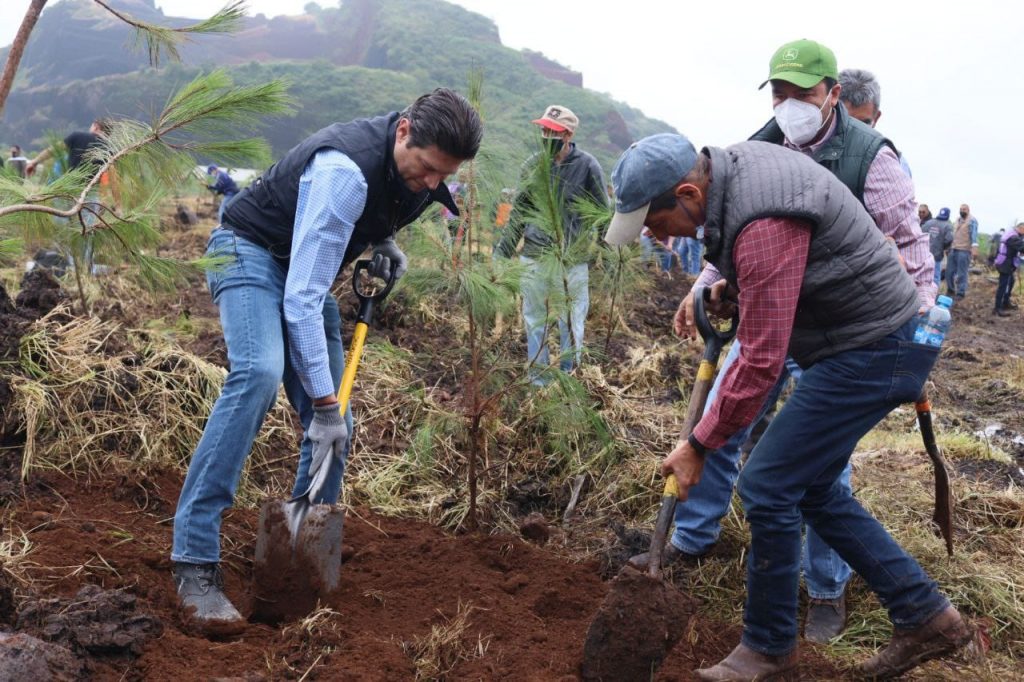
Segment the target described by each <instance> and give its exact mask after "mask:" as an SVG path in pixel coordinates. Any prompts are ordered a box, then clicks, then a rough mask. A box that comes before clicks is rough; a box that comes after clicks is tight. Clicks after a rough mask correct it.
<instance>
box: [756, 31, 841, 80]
mask: <svg viewBox="0 0 1024 682" xmlns="http://www.w3.org/2000/svg"><path fill="white" fill-rule="evenodd" d="M768 68H769V71H768V80H766V81H765V82H764V83H761V85H760V86H758V88H757V89H758V90H760V89H761V88H763V87H764V86H765V85H767V84H768V82H769V81H772V80H775V79H776V78H777V79H779V80H784V81H789V82H790V83H792V84H793V85H797V86H799V87H801V88H810V87H814V86H815V85H817V84H818V83H820V82H821V79H822V78H831V79H833V80H839V68H838V67H837V66H836V56H835V55H834V54H833V53H832V50H830V49H828V48H827V47H825V46H824V45H822V44H821V43H816V42H814V41H813V40H806V39H805V40H794V41H793V42H791V43H786V44H785V45H783V46H782V47H780V48H779V49H777V50H775V54H773V55H772V59H771V61H770V62H768Z"/></svg>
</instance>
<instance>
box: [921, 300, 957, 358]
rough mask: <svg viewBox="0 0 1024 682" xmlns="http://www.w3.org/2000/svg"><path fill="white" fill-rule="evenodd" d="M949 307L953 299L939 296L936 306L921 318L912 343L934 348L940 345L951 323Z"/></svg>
mask: <svg viewBox="0 0 1024 682" xmlns="http://www.w3.org/2000/svg"><path fill="white" fill-rule="evenodd" d="M951 305H953V299H951V298H950V297H949V296H939V298H938V299H937V300H936V305H935V306H933V307H932V309H931V310H929V311H928V314H927V315H925V316H924V317H922V318H921V323H920V324H918V325H917V331H915V332H914V343H923V344H925V345H928V346H935V347H939V346H941V345H942V340H943V339H944V338H946V332H948V331H949V325H950V322H952V317H951V315H950V312H949V307H950V306H951Z"/></svg>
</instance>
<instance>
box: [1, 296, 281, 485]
mask: <svg viewBox="0 0 1024 682" xmlns="http://www.w3.org/2000/svg"><path fill="white" fill-rule="evenodd" d="M67 312H68V311H67V309H66V308H65V307H63V306H60V307H58V308H55V309H54V310H53V311H52V312H50V313H49V314H47V315H46V316H44V317H42V318H40V319H39V320H37V321H36V322H34V323H33V324H32V325H31V326H30V327H29V329H28V331H27V333H26V334H25V335H24V336H23V337H22V340H21V348H20V366H21V370H22V373H21V375H20V376H15V377H14V380H13V381H12V386H13V388H14V393H15V397H14V401H13V402H14V404H13V405H12V410H13V414H15V415H18V416H19V417H20V421H21V426H22V428H23V429H24V432H25V436H26V442H25V448H24V456H23V460H22V474H23V476H28V475H29V473H30V472H31V471H33V470H36V469H40V470H44V469H50V470H59V471H65V472H70V473H94V472H95V473H98V472H100V471H101V470H103V469H104V468H105V467H107V465H109V464H111V463H114V464H115V465H116V464H117V463H119V462H122V463H123V462H125V461H126V460H128V461H130V462H131V464H132V466H152V465H159V466H168V467H175V468H183V467H184V466H185V465H187V463H188V459H189V457H190V456H191V453H192V451H193V449H194V448H195V445H196V443H197V442H198V440H199V437H200V436H201V435H202V429H203V426H204V425H205V423H206V419H207V417H208V416H209V414H210V411H211V410H212V408H213V403H214V401H215V400H216V399H217V396H218V395H219V393H220V388H221V385H222V384H223V381H224V377H225V375H226V373H225V371H224V370H223V369H222V368H220V367H217V366H216V365H212V364H210V363H208V362H206V361H204V360H202V359H200V358H198V357H196V356H194V355H192V354H190V353H187V352H184V351H182V350H181V349H180V348H176V347H175V346H173V345H168V344H165V343H163V342H161V341H157V342H153V341H151V340H145V339H143V337H141V336H139V335H133V334H131V333H126V332H125V331H124V330H122V329H121V328H120V327H119V326H118V325H117V324H116V323H112V322H104V321H101V320H99V319H96V318H77V317H70V316H69V315H68V314H67ZM294 433H295V431H294V426H293V422H292V416H291V412H290V409H289V408H288V407H287V406H286V401H285V399H284V397H283V393H282V394H281V396H280V399H279V402H278V404H277V405H276V406H275V408H274V409H273V410H272V411H271V413H270V414H269V415H268V417H267V420H266V422H265V423H264V428H263V429H262V431H261V433H260V438H259V440H258V441H257V444H256V446H255V448H254V450H253V455H252V456H251V457H250V459H249V465H248V468H247V471H251V470H252V469H253V468H260V467H264V466H266V465H267V463H268V462H270V461H272V459H274V457H275V455H276V456H278V457H279V456H280V453H273V452H272V451H271V445H270V444H271V443H272V442H274V441H275V440H281V439H282V438H283V439H285V440H286V441H287V442H289V443H294V442H295V439H294ZM292 447H294V446H292ZM239 492H240V495H239V500H238V503H239V504H247V503H252V502H255V501H256V500H257V499H258V498H259V497H260V495H261V494H263V492H262V491H259V490H258V489H256V488H255V487H254V486H253V485H252V483H251V482H250V481H249V477H248V476H246V478H245V482H244V483H243V485H242V486H241V487H240V491H239Z"/></svg>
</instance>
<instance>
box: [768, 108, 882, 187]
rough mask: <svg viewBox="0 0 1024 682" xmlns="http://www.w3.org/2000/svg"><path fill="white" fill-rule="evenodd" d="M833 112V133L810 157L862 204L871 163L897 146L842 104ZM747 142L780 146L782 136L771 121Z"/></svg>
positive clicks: (775, 124) (773, 121)
mask: <svg viewBox="0 0 1024 682" xmlns="http://www.w3.org/2000/svg"><path fill="white" fill-rule="evenodd" d="M835 112H836V129H835V132H834V133H833V134H832V137H830V138H829V139H828V140H826V141H825V144H823V145H821V147H820V148H819V149H818V150H817V151H815V152H814V153H813V154H811V155H810V156H811V158H812V159H814V160H815V161H817V162H818V163H820V164H821V165H822V166H824V167H825V168H827V169H829V170H830V171H832V173H833V174H835V176H836V177H837V178H839V180H840V181H841V182H842V183H843V184H844V185H846V186H847V187H849V188H850V191H851V192H853V196H855V197H857V199H858V200H859V201H860V202H861V203H862V204H863V203H864V181H865V180H866V179H867V177H868V169H869V168H871V162H872V161H874V160H875V156H876V155H877V154H878V152H879V151H880V150H881V149H882V147H883V146H888V147H889V148H890V149H892V150H893V151H894V152H896V146H895V145H893V143H892V142H891V141H890V140H889V139H888V138H886V137H885V136H883V135H882V134H881V133H880V132H878V131H877V130H875V129H874V128H872V127H871V126H868V125H864V124H863V123H861V122H860V121H858V120H857V119H855V118H851V117H850V115H849V114H848V113H846V107H845V106H843V105H842V104H837V105H836V108H835ZM750 139H751V140H760V141H761V142H771V143H772V144H782V143H783V141H784V140H785V135H783V134H782V129H781V128H779V124H778V123H776V122H775V119H774V118H772V120H770V121H768V123H766V124H765V125H764V127H762V128H761V129H760V130H758V131H757V132H756V133H754V134H753V135H751V136H750ZM898 154H899V153H898V152H897V155H898Z"/></svg>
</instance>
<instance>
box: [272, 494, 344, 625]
mask: <svg viewBox="0 0 1024 682" xmlns="http://www.w3.org/2000/svg"><path fill="white" fill-rule="evenodd" d="M295 505H296V503H295V502H286V501H284V500H269V501H267V502H264V503H263V505H262V506H261V507H260V520H259V528H258V530H257V533H256V558H255V567H254V570H253V586H252V619H253V620H255V621H260V622H264V623H271V624H277V623H280V622H282V621H288V620H295V619H297V618H302V617H304V616H306V615H308V614H310V613H311V612H312V611H313V610H314V609H315V608H316V606H317V602H327V601H328V599H329V598H330V596H331V595H332V593H334V592H335V591H336V590H337V589H338V586H339V583H340V581H341V541H342V539H343V537H344V521H345V512H344V510H342V509H341V508H339V507H337V506H334V505H328V504H317V505H311V506H309V505H308V504H307V505H306V506H305V508H304V509H299V510H297V509H296V506H295ZM296 511H298V512H299V513H302V511H305V518H304V519H302V520H301V523H299V524H298V534H297V535H296V536H293V534H292V531H291V526H292V524H293V523H294V522H295V513H296Z"/></svg>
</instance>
